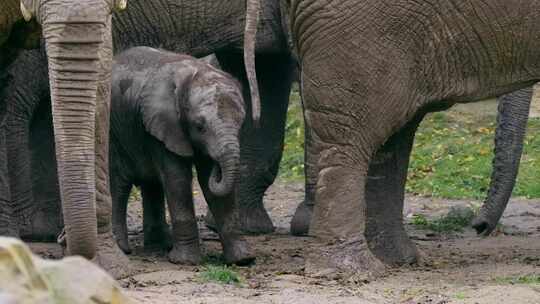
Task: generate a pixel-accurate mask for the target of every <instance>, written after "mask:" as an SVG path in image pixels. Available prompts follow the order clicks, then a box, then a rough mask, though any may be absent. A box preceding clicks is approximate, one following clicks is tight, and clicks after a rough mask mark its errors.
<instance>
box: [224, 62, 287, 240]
mask: <svg viewBox="0 0 540 304" xmlns="http://www.w3.org/2000/svg"><path fill="white" fill-rule="evenodd" d="M218 59H219V61H220V64H221V66H222V68H223V69H224V70H225V71H227V72H229V73H231V74H232V75H234V76H235V77H236V78H237V79H239V80H240V81H242V83H243V87H244V100H245V101H246V104H247V105H248V109H246V112H247V113H250V111H251V110H250V108H249V106H250V105H251V103H250V102H249V100H250V92H249V85H248V83H247V79H246V76H245V72H244V63H243V60H242V55H241V54H218ZM293 70H294V66H293V64H292V62H291V59H290V56H289V55H257V74H258V75H259V88H260V94H261V102H262V109H261V120H260V126H259V127H255V126H253V123H252V121H251V119H249V118H247V119H246V121H245V123H244V127H243V128H242V134H241V143H240V147H241V155H240V161H241V166H240V180H239V183H238V186H237V187H236V188H237V190H236V191H237V198H236V200H237V202H238V205H239V212H240V216H239V220H240V229H241V230H242V231H243V232H245V233H251V234H262V233H270V232H272V231H274V225H273V224H272V220H271V219H270V216H269V215H268V213H267V211H266V209H265V208H264V204H263V196H264V193H265V192H266V189H268V187H270V185H272V183H273V182H274V180H275V178H276V176H277V172H278V169H279V162H280V160H281V156H282V153H283V140H284V133H285V121H286V118H287V106H288V103H289V94H290V90H291V84H292V81H293V73H292V72H293Z"/></svg>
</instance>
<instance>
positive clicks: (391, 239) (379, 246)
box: [366, 229, 420, 265]
mask: <svg viewBox="0 0 540 304" xmlns="http://www.w3.org/2000/svg"><path fill="white" fill-rule="evenodd" d="M366 235H367V236H368V237H367V238H368V243H369V247H370V248H371V250H372V251H373V253H374V254H375V255H376V256H377V257H378V258H379V259H380V260H381V261H383V262H384V263H386V264H388V265H407V264H414V263H417V262H418V260H419V257H420V255H419V253H418V250H417V248H416V245H415V244H414V243H413V242H412V241H411V240H410V239H409V237H408V236H407V232H405V230H403V229H394V230H383V231H377V232H372V233H370V231H367V232H366Z"/></svg>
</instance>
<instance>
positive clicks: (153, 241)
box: [144, 226, 173, 250]
mask: <svg viewBox="0 0 540 304" xmlns="http://www.w3.org/2000/svg"><path fill="white" fill-rule="evenodd" d="M144 247H145V248H148V249H152V248H161V249H165V250H172V248H173V242H172V236H171V231H170V230H169V228H168V227H167V226H157V227H150V228H145V229H144Z"/></svg>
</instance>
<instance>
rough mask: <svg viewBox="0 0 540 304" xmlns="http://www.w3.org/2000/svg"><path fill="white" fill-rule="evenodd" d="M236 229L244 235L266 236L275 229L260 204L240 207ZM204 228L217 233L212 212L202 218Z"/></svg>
mask: <svg viewBox="0 0 540 304" xmlns="http://www.w3.org/2000/svg"><path fill="white" fill-rule="evenodd" d="M239 213H240V215H239V220H238V221H239V222H238V229H239V230H240V232H241V233H244V234H255V235H257V234H268V233H272V232H274V230H275V229H276V228H275V227H274V224H273V223H272V220H271V219H270V216H269V215H268V212H267V211H266V209H265V208H264V206H263V205H262V204H257V205H255V206H249V207H248V206H242V207H240V210H239ZM204 222H205V224H206V226H207V227H208V228H209V229H211V230H213V231H215V232H217V228H216V221H215V219H214V216H213V215H212V212H210V211H208V212H207V213H206V215H205V217H204Z"/></svg>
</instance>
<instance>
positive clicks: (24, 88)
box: [6, 56, 52, 239]
mask: <svg viewBox="0 0 540 304" xmlns="http://www.w3.org/2000/svg"><path fill="white" fill-rule="evenodd" d="M21 57H24V56H21ZM19 62H20V63H26V64H30V63H29V62H28V61H27V60H23V61H19ZM21 67H22V66H21ZM21 70H22V69H21ZM39 70H43V69H38V71H39ZM34 71H36V70H34ZM42 72H44V74H45V75H40V74H43V73H39V72H37V74H36V75H35V76H36V78H35V79H36V80H35V81H32V82H28V81H27V80H25V79H21V78H20V77H17V76H15V77H14V78H13V80H12V82H11V83H10V89H9V90H10V93H9V96H8V100H7V102H8V123H7V135H6V137H7V138H6V141H7V154H8V171H9V182H10V191H11V200H12V204H13V206H14V213H15V216H16V217H17V219H18V221H19V225H20V226H21V231H20V233H21V237H25V238H30V239H33V238H34V237H35V236H36V235H34V233H33V231H32V230H33V229H32V226H33V223H32V221H33V216H34V214H35V211H36V207H37V206H36V205H35V204H34V195H33V191H32V190H33V189H32V168H31V154H30V123H31V120H32V116H33V114H34V112H35V109H36V108H37V107H38V105H39V103H40V95H41V94H40V90H39V88H37V89H36V87H35V86H34V84H37V83H40V82H41V83H42V84H43V86H44V87H45V91H47V92H48V90H47V87H48V84H47V73H46V70H45V71H42ZM27 76H28V75H27ZM42 80H43V81H42ZM45 101H46V99H44V102H45ZM51 140H52V138H51ZM42 232H43V231H42ZM38 234H40V233H38Z"/></svg>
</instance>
